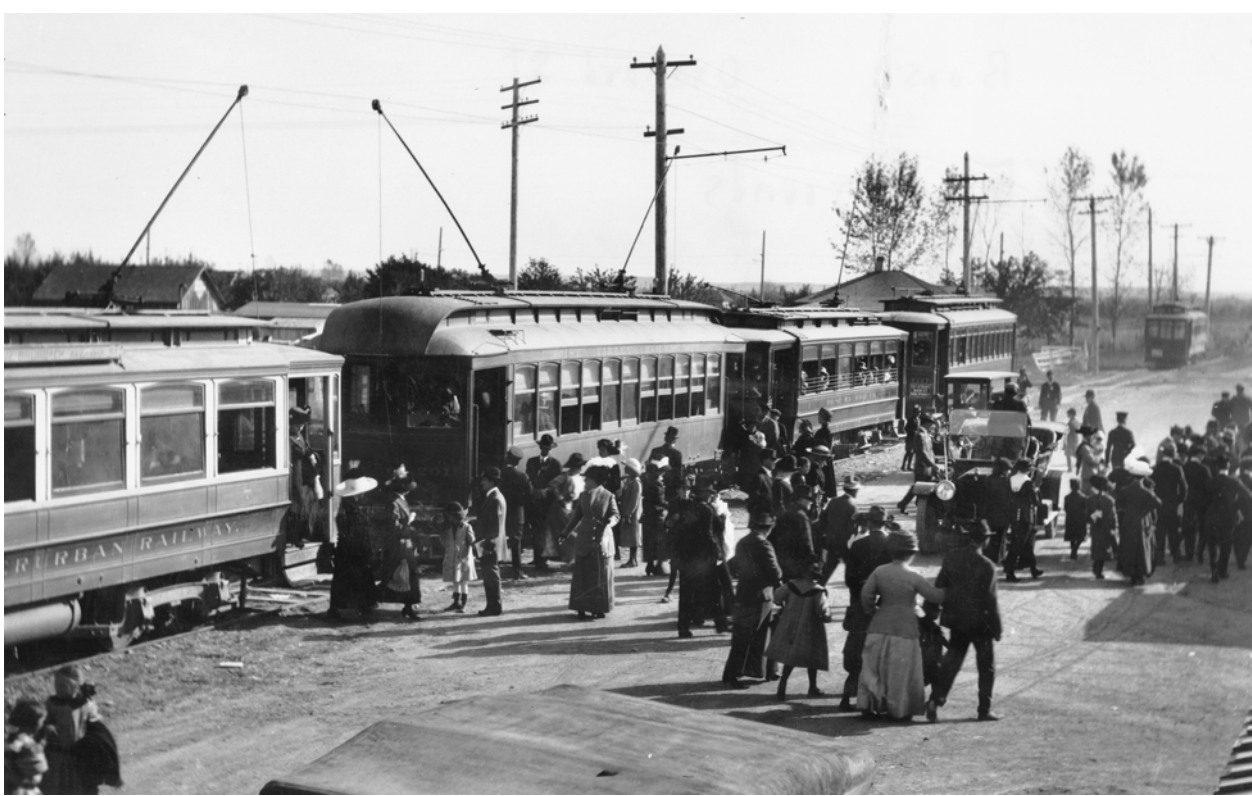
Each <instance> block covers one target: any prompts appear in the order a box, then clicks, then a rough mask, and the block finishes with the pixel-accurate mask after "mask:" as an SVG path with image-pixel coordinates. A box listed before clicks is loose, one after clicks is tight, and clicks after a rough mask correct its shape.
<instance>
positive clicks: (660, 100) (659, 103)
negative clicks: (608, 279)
mask: <svg viewBox="0 0 1252 796" xmlns="http://www.w3.org/2000/svg"><path fill="white" fill-rule="evenodd" d="M695 65H696V62H695V60H694V59H689V60H686V61H666V60H665V50H664V48H662V47H659V46H658V47H657V48H656V59H655V60H653V61H651V62H650V63H646V64H641V63H639V62H638V61H634V62H633V63H631V65H630V68H631V69H652V70H653V71H654V72H655V73H656V131H655V132H653V131H651V130H649V131H647V132H645V133H644V137H651V136H656V284H655V285H653V286H652V292H653V293H664V292H665V291H666V289H667V288H668V287H669V280H668V279H667V278H666V273H665V268H666V265H665V165H666V164H665V140H666V136H667V135H678V134H679V133H681V132H683V129H682V128H681V127H679V128H675V129H673V130H669V129H667V128H666V127H665V78H666V70H667V69H669V68H670V67H675V68H677V67H679V66H695Z"/></svg>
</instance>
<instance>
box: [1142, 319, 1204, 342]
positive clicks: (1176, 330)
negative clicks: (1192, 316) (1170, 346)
mask: <svg viewBox="0 0 1252 796" xmlns="http://www.w3.org/2000/svg"><path fill="white" fill-rule="evenodd" d="M1194 324H1195V333H1196V334H1197V335H1201V334H1206V333H1207V332H1208V319H1207V318H1197V319H1196V320H1195V321H1194ZM1190 325H1191V323H1190V322H1188V321H1186V320H1182V319H1176V320H1175V319H1157V318H1149V319H1148V323H1147V329H1146V333H1147V337H1148V339H1149V340H1186V339H1187V328H1188V326H1190Z"/></svg>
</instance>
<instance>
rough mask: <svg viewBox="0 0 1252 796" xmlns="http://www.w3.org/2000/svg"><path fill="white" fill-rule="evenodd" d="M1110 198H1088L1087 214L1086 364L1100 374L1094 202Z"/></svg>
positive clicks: (1098, 283)
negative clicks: (1088, 297) (1088, 324)
mask: <svg viewBox="0 0 1252 796" xmlns="http://www.w3.org/2000/svg"><path fill="white" fill-rule="evenodd" d="M1111 198H1112V197H1111V196H1088V197H1087V205H1088V207H1089V208H1090V209H1089V210H1088V211H1087V213H1088V214H1089V215H1090V216H1091V354H1090V358H1089V359H1088V362H1089V363H1090V370H1091V372H1092V373H1099V372H1100V282H1099V268H1097V267H1096V215H1097V213H1096V202H1103V201H1106V200H1108V199H1111Z"/></svg>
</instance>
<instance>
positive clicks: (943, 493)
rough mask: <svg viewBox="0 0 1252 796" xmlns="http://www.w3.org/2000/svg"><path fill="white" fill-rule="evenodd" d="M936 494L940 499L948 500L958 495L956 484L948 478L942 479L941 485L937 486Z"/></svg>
mask: <svg viewBox="0 0 1252 796" xmlns="http://www.w3.org/2000/svg"><path fill="white" fill-rule="evenodd" d="M935 494H936V495H938V496H939V499H940V500H942V501H944V502H947V501H949V500H951V499H952V498H954V497H956V484H954V483H952V482H951V481H948V480H946V479H945V480H943V481H940V482H939V485H938V486H936V487H935Z"/></svg>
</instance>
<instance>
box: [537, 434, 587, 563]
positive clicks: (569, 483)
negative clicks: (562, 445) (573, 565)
mask: <svg viewBox="0 0 1252 796" xmlns="http://www.w3.org/2000/svg"><path fill="white" fill-rule="evenodd" d="M586 463H587V460H586V459H585V458H583V455H582V454H581V453H571V454H570V457H569V459H567V460H566V461H565V469H564V470H562V471H561V473H560V474H559V475H558V476H557V477H556V478H553V479H552V480H551V481H549V482H548V488H547V489H546V490H545V491H544V494H545V495H546V496H547V497H548V499H549V501H550V502H549V504H548V516H547V519H546V521H545V522H544V544H543V555H544V558H549V559H551V558H568V556H566V555H564V554H565V553H566V552H567V551H563V550H562V549H561V546H560V545H559V544H558V543H557V538H558V537H560V535H561V534H562V533H564V532H565V526H567V525H569V518H570V515H571V514H572V513H573V511H574V501H575V500H577V499H578V496H579V495H581V494H582V491H583V476H582V470H583V466H584V465H585V464H586Z"/></svg>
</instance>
